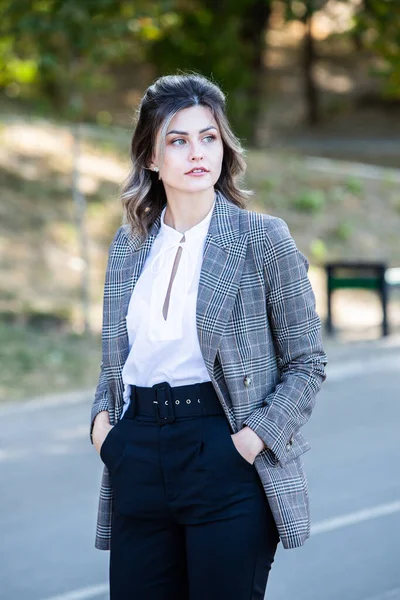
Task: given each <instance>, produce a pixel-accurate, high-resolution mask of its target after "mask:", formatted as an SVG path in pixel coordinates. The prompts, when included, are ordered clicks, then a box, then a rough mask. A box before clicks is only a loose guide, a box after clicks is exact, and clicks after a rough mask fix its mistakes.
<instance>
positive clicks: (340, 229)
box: [334, 221, 353, 242]
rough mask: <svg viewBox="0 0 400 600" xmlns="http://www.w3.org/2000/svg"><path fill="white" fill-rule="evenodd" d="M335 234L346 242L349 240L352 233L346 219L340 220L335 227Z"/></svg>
mask: <svg viewBox="0 0 400 600" xmlns="http://www.w3.org/2000/svg"><path fill="white" fill-rule="evenodd" d="M334 233H335V236H336V238H337V239H339V240H341V241H343V242H346V241H347V240H349V239H350V238H351V236H352V234H353V226H352V225H351V223H349V222H348V221H342V222H341V223H339V225H338V226H337V227H336V230H335V232H334Z"/></svg>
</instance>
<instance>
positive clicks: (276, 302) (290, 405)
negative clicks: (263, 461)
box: [243, 218, 327, 466]
mask: <svg viewBox="0 0 400 600" xmlns="http://www.w3.org/2000/svg"><path fill="white" fill-rule="evenodd" d="M263 264H264V276H265V284H266V309H267V314H268V319H269V323H270V327H271V331H272V336H273V340H274V345H275V352H276V359H277V364H278V368H279V371H280V375H281V376H280V381H279V383H278V384H277V385H276V387H275V389H274V391H273V392H272V393H271V394H270V395H268V396H267V397H266V398H265V400H264V403H263V406H262V407H261V408H258V409H256V410H255V411H254V412H252V413H251V414H250V415H249V417H248V418H247V419H246V420H245V421H244V424H243V425H247V426H248V427H250V428H251V429H253V430H254V431H255V432H256V433H257V435H258V436H259V437H260V438H261V439H262V440H263V442H264V443H265V445H266V446H267V447H268V448H270V450H271V451H272V452H273V453H274V455H275V458H276V460H277V461H278V462H279V464H280V465H281V466H283V465H284V464H285V463H286V462H287V460H290V454H291V453H290V450H291V446H292V436H293V435H294V434H296V432H297V431H298V430H299V428H300V427H301V426H302V425H304V424H305V423H306V421H307V420H308V419H309V417H310V415H311V412H312V410H313V408H314V404H315V397H316V394H317V392H318V391H319V389H320V387H321V384H322V382H323V381H324V380H325V378H326V373H325V369H324V367H325V365H326V364H327V357H326V355H325V353H324V350H323V347H322V338H321V321H320V318H319V316H318V314H317V312H316V310H315V297H314V293H313V290H312V287H311V283H310V281H309V279H308V267H309V263H308V261H307V259H306V257H305V256H304V255H303V254H302V253H301V252H300V251H299V250H298V249H297V247H296V244H295V242H294V240H293V238H292V237H291V235H290V232H289V229H288V226H287V225H286V223H285V222H284V221H283V220H282V219H279V218H273V219H271V221H270V225H269V228H268V229H267V232H266V239H265V244H264V257H263Z"/></svg>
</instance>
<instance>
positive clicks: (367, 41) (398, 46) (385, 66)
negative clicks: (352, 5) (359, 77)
mask: <svg viewBox="0 0 400 600" xmlns="http://www.w3.org/2000/svg"><path fill="white" fill-rule="evenodd" d="M355 23H356V24H355V32H356V34H357V35H359V36H360V37H361V39H362V41H363V45H364V47H365V48H369V49H371V50H372V51H373V52H374V53H375V54H376V55H377V56H379V57H380V58H381V60H382V64H381V66H380V67H379V68H376V69H375V73H376V74H377V75H378V76H380V77H381V78H382V79H383V82H384V83H383V92H384V94H385V96H387V97H388V98H394V99H400V4H399V2H398V0H363V3H362V4H361V6H360V8H359V11H358V13H357V15H356V20H355Z"/></svg>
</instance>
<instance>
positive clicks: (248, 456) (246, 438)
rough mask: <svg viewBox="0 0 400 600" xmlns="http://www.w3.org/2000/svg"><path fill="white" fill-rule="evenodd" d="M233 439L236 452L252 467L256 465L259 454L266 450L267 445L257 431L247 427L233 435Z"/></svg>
mask: <svg viewBox="0 0 400 600" xmlns="http://www.w3.org/2000/svg"><path fill="white" fill-rule="evenodd" d="M231 438H232V441H233V443H234V445H235V447H236V450H237V451H238V452H239V454H241V455H242V456H243V458H244V459H245V460H247V462H248V463H250V464H251V465H252V464H253V463H254V460H255V458H256V456H257V454H259V453H260V452H261V450H264V448H265V444H264V442H263V441H262V439H261V438H260V437H259V436H258V435H257V434H256V432H255V431H253V430H252V429H250V427H247V426H245V427H243V429H241V430H240V431H238V432H237V433H234V434H232V435H231Z"/></svg>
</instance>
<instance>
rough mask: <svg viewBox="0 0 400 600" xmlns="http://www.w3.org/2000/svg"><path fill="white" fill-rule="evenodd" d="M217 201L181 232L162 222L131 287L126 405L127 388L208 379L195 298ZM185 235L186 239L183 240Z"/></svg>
mask: <svg viewBox="0 0 400 600" xmlns="http://www.w3.org/2000/svg"><path fill="white" fill-rule="evenodd" d="M214 205H215V200H214V203H213V206H212V207H211V209H210V211H209V213H208V214H207V215H206V216H205V218H204V219H203V220H202V221H200V223H197V225H195V226H194V227H191V228H190V229H188V230H187V231H185V232H184V234H183V233H181V232H179V231H177V230H176V229H174V228H173V227H169V225H166V224H165V222H164V215H165V211H166V206H165V207H164V208H163V210H162V212H161V226H160V229H159V232H158V235H157V236H156V238H155V240H154V242H153V244H152V246H151V249H150V251H149V254H148V255H147V257H146V261H145V263H144V266H143V269H142V272H141V274H140V277H139V279H138V280H137V282H136V285H135V287H134V290H133V293H132V296H131V299H130V302H129V306H128V313H127V316H126V322H127V330H128V338H129V355H128V358H127V360H126V363H125V365H124V368H123V370H122V380H123V382H124V385H125V390H124V404H125V405H124V408H123V412H122V414H124V412H125V410H126V409H127V408H128V405H129V402H130V386H131V385H132V384H134V385H138V386H146V387H151V386H152V385H154V384H155V383H161V382H163V381H167V382H168V383H169V384H170V385H171V386H172V387H173V386H179V385H189V384H192V383H201V382H204V381H210V377H209V375H208V371H207V369H206V366H205V364H204V360H203V356H202V354H201V350H200V345H199V340H198V336H197V328H196V301H197V290H198V285H199V278H200V271H201V265H202V261H203V251H204V244H205V239H206V236H207V232H208V227H209V224H210V221H211V216H212V213H213V210H214ZM183 237H184V241H182V239H183ZM179 247H181V248H182V251H181V252H182V253H181V256H180V260H179V263H178V267H177V270H176V274H175V278H174V279H173V283H172V287H171V289H170V299H169V305H168V313H167V318H166V319H164V316H163V306H164V303H165V299H166V296H167V291H168V286H169V283H170V279H171V274H172V269H173V265H174V261H175V257H176V254H177V251H178V248H179Z"/></svg>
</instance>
